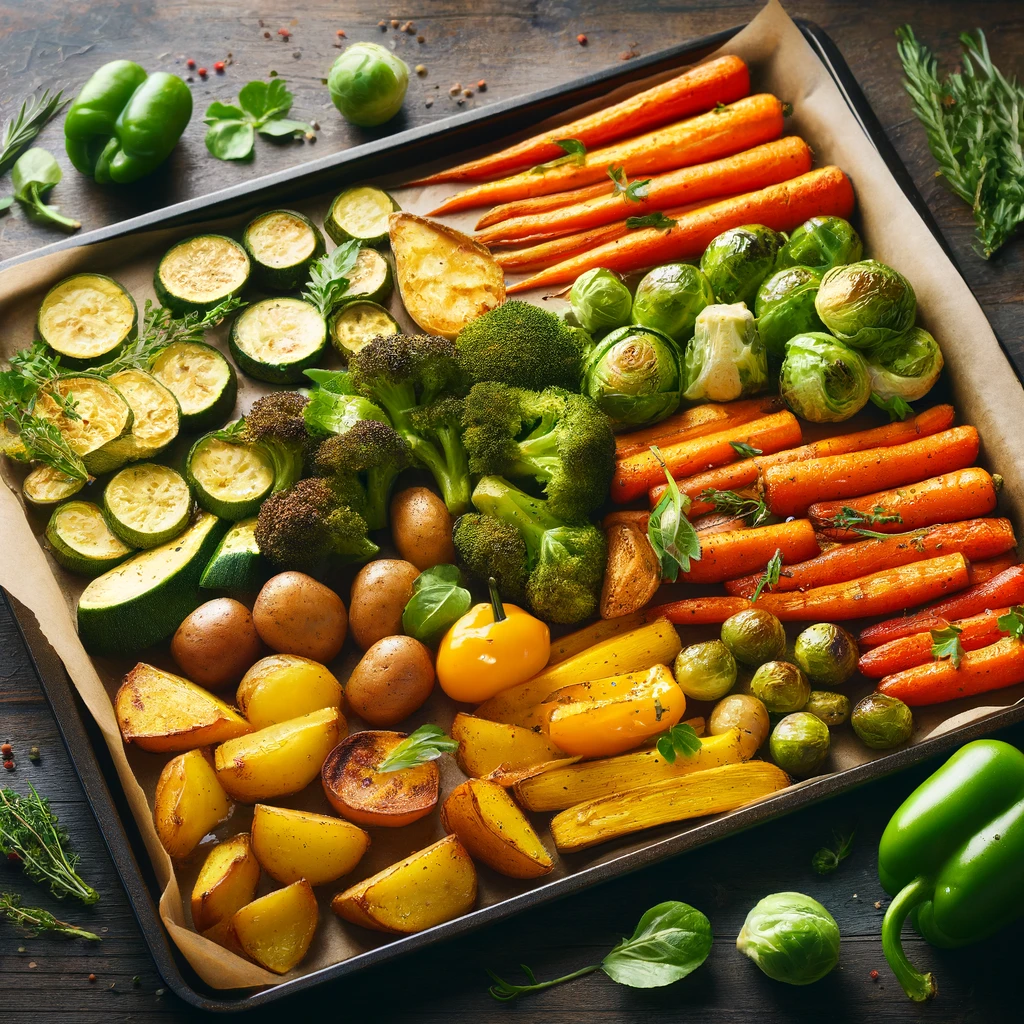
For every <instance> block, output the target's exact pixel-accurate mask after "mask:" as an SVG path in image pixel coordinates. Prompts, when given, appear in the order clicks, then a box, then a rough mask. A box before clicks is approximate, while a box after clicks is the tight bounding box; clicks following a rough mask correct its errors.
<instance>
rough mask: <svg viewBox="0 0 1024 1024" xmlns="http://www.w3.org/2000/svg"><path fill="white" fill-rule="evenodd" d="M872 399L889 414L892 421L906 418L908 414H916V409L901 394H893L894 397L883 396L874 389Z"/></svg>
mask: <svg viewBox="0 0 1024 1024" xmlns="http://www.w3.org/2000/svg"><path fill="white" fill-rule="evenodd" d="M871 401H872V403H873V404H875V405H877V406H878V408H879V409H881V410H883V411H884V412H887V413H888V414H889V419H890V421H892V420H905V419H906V418H907V417H908V416H913V415H914V410H913V409H912V408H911V407H910V406H909V405H908V404H907V403H906V401H904V399H902V398H900V396H899V395H893V396H892V398H883V397H882V396H881V395H879V394H876V393H875V392H874V391H872V392H871Z"/></svg>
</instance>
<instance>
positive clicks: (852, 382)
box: [779, 332, 871, 423]
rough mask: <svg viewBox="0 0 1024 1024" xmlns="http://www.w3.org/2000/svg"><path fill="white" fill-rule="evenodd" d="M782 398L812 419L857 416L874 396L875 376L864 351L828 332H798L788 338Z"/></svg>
mask: <svg viewBox="0 0 1024 1024" xmlns="http://www.w3.org/2000/svg"><path fill="white" fill-rule="evenodd" d="M779 391H780V393H781V394H782V400H783V401H784V402H785V403H786V405H788V406H789V407H790V409H792V410H793V412H795V413H796V414H797V416H800V417H802V418H803V419H805V420H810V421H811V422H812V423H838V422H839V421H840V420H848V419H849V418H850V417H851V416H855V415H856V414H857V413H858V412H860V411H861V409H863V408H864V406H865V405H867V403H868V400H869V399H870V398H871V378H870V377H869V376H868V367H867V363H865V362H864V359H863V358H862V356H861V354H860V353H859V352H855V351H854V350H853V349H852V348H849V347H848V346H846V345H844V344H843V343H842V342H841V341H837V340H836V339H835V338H833V337H831V336H830V335H828V334H822V333H820V332H811V333H809V334H798V335H797V336H796V337H795V338H790V339H789V341H788V342H786V358H785V359H784V360H783V361H782V369H781V370H780V371H779Z"/></svg>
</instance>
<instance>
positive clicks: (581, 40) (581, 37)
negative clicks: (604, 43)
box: [576, 32, 587, 46]
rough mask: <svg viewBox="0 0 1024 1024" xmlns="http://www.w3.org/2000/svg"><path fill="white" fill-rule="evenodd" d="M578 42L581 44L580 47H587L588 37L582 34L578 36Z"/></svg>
mask: <svg viewBox="0 0 1024 1024" xmlns="http://www.w3.org/2000/svg"><path fill="white" fill-rule="evenodd" d="M576 42H577V43H579V44H580V46H586V45H587V37H586V36H585V35H584V34H583V33H582V32H581V33H580V34H579V35H578V36H577V37H576Z"/></svg>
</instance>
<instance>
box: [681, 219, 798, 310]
mask: <svg viewBox="0 0 1024 1024" xmlns="http://www.w3.org/2000/svg"><path fill="white" fill-rule="evenodd" d="M783 242H785V238H783V236H782V235H780V234H779V233H778V232H777V231H772V229H771V228H768V227H765V226H764V225H763V224H744V225H743V227H739V228H729V230H728V231H723V232H722V233H721V234H720V235H719V236H718V237H717V238H713V239H712V240H711V244H710V245H709V246H708V247H707V248H706V249H705V250H704V254H703V255H702V256H701V258H700V269H701V270H703V271H704V273H705V274H706V275H707V279H708V281H709V282H710V283H711V290H712V291H713V292H714V293H715V298H716V299H718V301H719V302H746V303H748V304H749V303H753V301H754V296H755V295H756V294H757V289H758V288H759V287H760V286H761V282H762V281H763V280H764V279H765V278H766V277H767V276H768V275H769V274H770V273H771V269H772V266H773V264H774V263H775V257H776V256H778V254H779V250H780V249H781V248H782V244H783Z"/></svg>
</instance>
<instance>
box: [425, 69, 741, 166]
mask: <svg viewBox="0 0 1024 1024" xmlns="http://www.w3.org/2000/svg"><path fill="white" fill-rule="evenodd" d="M748 92H750V73H749V72H748V71H747V66H746V64H744V63H743V61H742V60H741V59H740V58H739V57H733V56H725V57H718V58H717V59H715V60H712V61H708V62H707V63H706V64H699V65H697V67H695V68H690V69H689V70H688V71H684V72H683V73H682V74H681V75H677V76H676V77H675V78H671V79H669V80H668V81H667V82H662V83H661V84H660V85H656V86H654V87H653V88H651V89H645V90H644V91H643V92H640V93H637V94H636V95H635V96H630V97H629V98H628V99H625V100H622V102H620V103H615V104H613V105H612V106H610V107H605V108H604V109H603V110H598V111H596V112H595V113H593V114H588V115H587V116H586V117H580V118H577V119H576V120H575V121H570V122H569V123H568V124H564V125H561V126H560V127H558V128H553V129H551V130H550V131H546V132H541V133H540V134H539V135H534V136H533V137H532V138H529V139H525V140H524V141H523V142H517V143H516V144H515V145H514V146H508V147H506V148H505V149H502V150H500V151H499V152H497V153H491V154H490V155H489V156H484V157H480V158H479V159H478V160H470V161H469V162H468V163H464V164H459V165H458V166H457V167H452V168H450V169H449V170H447V171H439V172H438V173H437V174H431V175H430V176H429V177H426V178H421V179H420V180H419V181H414V182H411V184H413V185H434V184H437V183H439V182H442V181H489V180H491V179H493V178H500V177H501V176H502V175H505V174H512V173H514V172H515V171H519V170H523V169H524V168H528V167H532V166H534V165H535V164H540V163H544V162H545V161H548V160H556V159H558V158H559V157H563V156H565V150H563V149H562V148H561V147H560V146H558V145H557V144H556V142H555V141H554V140H555V139H576V140H577V141H579V142H582V143H583V144H584V145H585V146H587V147H589V148H593V147H594V146H601V145H604V144H605V143H608V142H613V141H614V140H615V139H621V138H624V137H625V136H628V135H635V134H637V133H639V132H643V131H647V130H648V129H650V128H654V127H655V126H656V125H659V124H668V122H670V121H675V120H678V119H679V118H681V117H689V116H690V115H692V114H699V113H701V112H702V111H704V110H711V108H712V107H714V106H715V105H716V104H719V103H732V102H733V100H738V99H740V98H741V97H742V96H746V95H747V93H748Z"/></svg>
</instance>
